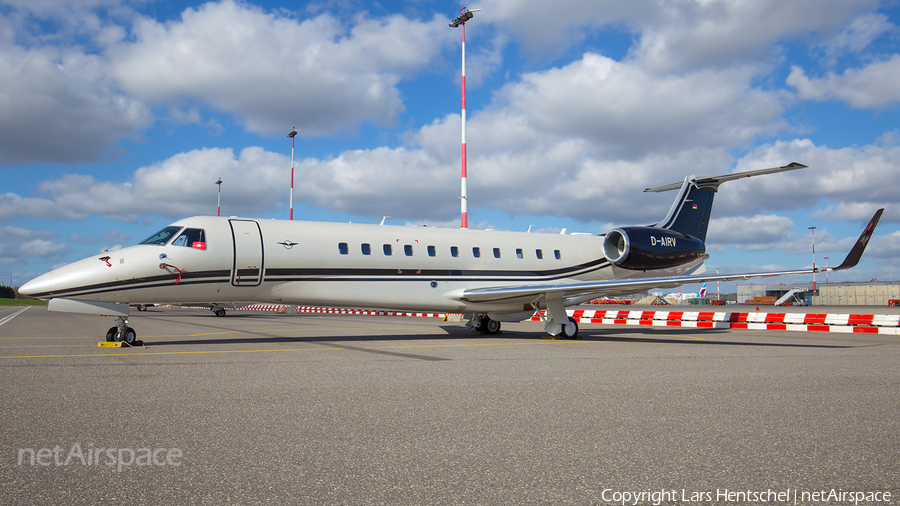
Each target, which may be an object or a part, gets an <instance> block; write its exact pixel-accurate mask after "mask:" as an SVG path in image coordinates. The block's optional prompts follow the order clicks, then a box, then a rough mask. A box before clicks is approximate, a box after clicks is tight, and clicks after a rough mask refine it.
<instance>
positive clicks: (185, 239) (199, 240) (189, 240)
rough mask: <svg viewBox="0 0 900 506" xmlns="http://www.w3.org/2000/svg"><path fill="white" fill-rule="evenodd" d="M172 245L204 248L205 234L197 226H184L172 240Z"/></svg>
mask: <svg viewBox="0 0 900 506" xmlns="http://www.w3.org/2000/svg"><path fill="white" fill-rule="evenodd" d="M172 246H185V247H187V248H194V249H206V234H205V233H204V232H203V230H201V229H199V228H186V229H184V232H182V233H181V235H179V236H178V237H177V238H176V239H175V240H174V241H172Z"/></svg>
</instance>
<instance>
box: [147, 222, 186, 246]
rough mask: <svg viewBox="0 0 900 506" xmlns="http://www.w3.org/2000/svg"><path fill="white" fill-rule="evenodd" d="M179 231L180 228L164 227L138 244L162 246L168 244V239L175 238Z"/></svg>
mask: <svg viewBox="0 0 900 506" xmlns="http://www.w3.org/2000/svg"><path fill="white" fill-rule="evenodd" d="M179 230H181V227H166V228H164V229H162V230H160V231H159V232H157V233H155V234H153V235H151V236H150V237H148V238H146V239H144V240H143V241H141V242H140V243H138V244H159V245H161V246H164V245H165V244H166V243H167V242H169V239H171V238H173V237H175V234H177V233H178V231H179Z"/></svg>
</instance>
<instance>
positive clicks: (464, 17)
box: [450, 7, 481, 228]
mask: <svg viewBox="0 0 900 506" xmlns="http://www.w3.org/2000/svg"><path fill="white" fill-rule="evenodd" d="M480 10H481V9H466V8H465V7H463V8H462V11H463V12H462V14H460V15H459V16H458V17H457V18H456V19H454V20H453V21H451V22H450V26H451V27H452V28H456V27H459V26H461V27H462V179H461V182H460V201H459V202H460V204H459V205H460V212H459V228H469V208H468V200H469V197H468V194H467V191H466V178H467V177H468V176H467V175H466V21H468V20H470V19H472V17H473V16H474V14H472V13H473V12H478V11H480Z"/></svg>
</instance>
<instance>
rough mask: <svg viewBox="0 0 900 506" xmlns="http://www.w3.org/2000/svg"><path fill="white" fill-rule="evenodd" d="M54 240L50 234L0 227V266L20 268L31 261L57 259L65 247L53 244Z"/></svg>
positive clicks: (52, 234)
mask: <svg viewBox="0 0 900 506" xmlns="http://www.w3.org/2000/svg"><path fill="white" fill-rule="evenodd" d="M55 238H56V234H54V233H52V232H43V231H34V230H26V229H23V228H18V227H0V264H2V265H4V266H5V267H21V266H24V265H27V263H28V262H29V261H30V260H32V259H36V258H37V259H44V258H55V257H58V255H59V253H61V252H62V251H64V250H65V249H66V246H65V244H60V243H57V242H54V241H53V239H55Z"/></svg>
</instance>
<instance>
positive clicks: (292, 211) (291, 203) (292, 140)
mask: <svg viewBox="0 0 900 506" xmlns="http://www.w3.org/2000/svg"><path fill="white" fill-rule="evenodd" d="M287 136H288V137H290V138H291V202H290V206H291V214H290V216H289V218H288V219H291V220H293V219H294V137H296V136H297V127H291V133H289V134H287Z"/></svg>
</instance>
